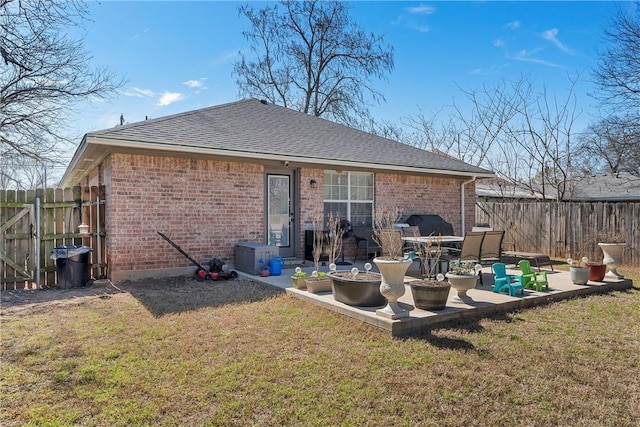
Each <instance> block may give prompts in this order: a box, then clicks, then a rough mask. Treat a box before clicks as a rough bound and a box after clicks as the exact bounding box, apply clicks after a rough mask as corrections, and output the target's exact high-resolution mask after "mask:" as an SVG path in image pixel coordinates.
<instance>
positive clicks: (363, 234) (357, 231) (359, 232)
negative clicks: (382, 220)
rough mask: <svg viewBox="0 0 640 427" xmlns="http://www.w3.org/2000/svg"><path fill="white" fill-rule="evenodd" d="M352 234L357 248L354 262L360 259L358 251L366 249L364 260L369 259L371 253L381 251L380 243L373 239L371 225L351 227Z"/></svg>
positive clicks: (375, 253)
mask: <svg viewBox="0 0 640 427" xmlns="http://www.w3.org/2000/svg"><path fill="white" fill-rule="evenodd" d="M351 235H352V236H353V238H354V240H355V241H356V248H355V250H354V253H353V262H356V260H357V259H358V251H359V250H361V249H364V251H365V252H364V260H365V261H366V260H367V259H369V254H371V253H373V254H374V256H375V255H377V254H378V253H379V252H380V245H378V244H377V243H376V242H375V241H374V240H373V228H371V227H354V228H352V229H351Z"/></svg>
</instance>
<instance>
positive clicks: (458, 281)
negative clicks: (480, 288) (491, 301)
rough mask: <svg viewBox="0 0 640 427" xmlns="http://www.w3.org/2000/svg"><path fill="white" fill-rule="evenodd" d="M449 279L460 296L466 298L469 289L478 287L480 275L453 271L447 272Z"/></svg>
mask: <svg viewBox="0 0 640 427" xmlns="http://www.w3.org/2000/svg"><path fill="white" fill-rule="evenodd" d="M446 277H447V279H449V283H451V287H452V288H453V289H455V290H456V292H457V293H458V298H460V299H462V298H466V297H467V291H469V290H470V289H473V288H475V287H476V283H477V282H478V276H476V275H473V276H467V275H458V274H453V273H447V274H446Z"/></svg>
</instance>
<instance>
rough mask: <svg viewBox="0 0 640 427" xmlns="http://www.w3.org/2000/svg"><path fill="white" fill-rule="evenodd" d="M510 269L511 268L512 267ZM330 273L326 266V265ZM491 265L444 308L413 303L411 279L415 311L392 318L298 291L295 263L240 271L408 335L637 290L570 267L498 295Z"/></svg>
mask: <svg viewBox="0 0 640 427" xmlns="http://www.w3.org/2000/svg"><path fill="white" fill-rule="evenodd" d="M371 264H372V265H373V268H372V270H371V271H375V272H377V268H376V267H375V264H373V263H371ZM414 264H416V263H414ZM352 267H357V268H358V269H359V270H360V271H364V262H358V263H355V264H354V265H348V266H338V269H339V270H350V269H351V268H352ZM508 267H509V266H508ZM302 269H303V271H305V272H307V273H310V272H311V271H312V270H313V263H311V262H309V261H307V262H306V263H305V264H304V267H302ZM416 269H417V265H414V266H412V267H411V268H410V269H409V271H408V272H407V274H409V276H407V277H406V280H407V282H408V281H411V280H415V277H411V276H410V275H416V273H417V270H416ZM321 270H322V271H327V270H328V268H327V267H326V266H324V267H322V268H321ZM490 270H491V268H490V267H485V268H484V269H483V281H484V286H480V285H479V284H478V285H477V286H476V288H474V289H471V290H470V291H469V292H468V294H467V295H468V297H467V298H465V299H463V300H461V299H460V298H458V296H457V293H456V291H455V290H454V289H453V288H452V289H451V291H450V293H449V300H448V302H447V307H446V308H445V309H444V310H439V311H425V310H420V309H416V308H414V306H413V298H412V296H411V289H410V287H409V286H408V285H406V283H405V288H406V292H405V294H404V296H402V297H401V298H400V300H399V301H400V302H401V303H402V305H403V306H404V307H406V308H407V309H409V310H411V311H410V312H409V316H408V317H405V318H401V319H397V320H392V319H387V318H384V317H381V316H378V315H376V309H377V308H378V307H352V306H349V305H346V304H343V303H340V302H337V301H335V300H334V299H333V295H332V293H331V292H326V293H321V294H313V293H310V292H307V291H306V290H300V289H295V288H293V287H292V283H291V275H292V274H293V268H292V267H285V269H283V270H282V274H281V275H280V276H269V277H260V276H252V275H247V274H244V273H239V274H241V275H243V276H246V277H250V278H251V279H253V280H256V281H260V282H263V283H267V284H269V285H273V286H277V287H279V288H282V289H285V290H286V292H287V294H289V295H292V296H294V297H296V298H300V299H301V300H303V301H307V302H309V303H311V304H315V305H318V306H320V307H324V308H326V309H328V310H332V311H335V312H337V313H340V314H342V315H345V316H348V317H351V318H353V319H355V320H357V321H361V322H365V323H368V324H371V325H374V326H377V327H378V328H380V329H383V330H385V331H387V332H389V333H390V334H391V335H392V336H407V335H412V334H416V333H420V332H424V331H428V330H429V329H432V328H435V327H439V326H442V325H443V324H446V323H448V322H451V321H456V320H469V319H479V318H482V317H486V316H489V315H493V314H498V313H507V312H512V311H515V310H521V309H526V308H529V307H533V306H536V305H541V304H547V303H549V302H552V301H559V300H564V299H569V298H574V297H578V296H583V295H589V294H596V293H606V292H611V291H613V290H623V289H628V288H631V287H632V285H633V283H632V281H631V280H629V279H623V280H609V279H607V278H605V282H589V283H588V284H587V285H584V286H583V285H574V284H573V283H572V282H571V280H570V277H569V272H567V271H550V270H545V271H547V273H548V280H549V290H548V291H542V292H536V291H535V290H525V295H524V296H520V295H519V296H516V297H511V296H509V295H507V294H498V293H495V292H493V276H492V274H491V273H490ZM507 273H508V274H514V275H517V274H518V273H519V270H518V269H515V270H514V269H512V268H508V269H507Z"/></svg>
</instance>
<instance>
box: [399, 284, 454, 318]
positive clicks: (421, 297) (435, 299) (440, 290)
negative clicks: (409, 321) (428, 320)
mask: <svg viewBox="0 0 640 427" xmlns="http://www.w3.org/2000/svg"><path fill="white" fill-rule="evenodd" d="M409 286H410V288H411V295H412V296H413V303H414V304H415V306H416V308H419V309H421V310H429V311H434V310H443V309H445V308H446V307H447V301H448V299H449V291H450V290H451V283H449V282H445V281H438V280H430V279H424V280H415V281H413V282H410V283H409Z"/></svg>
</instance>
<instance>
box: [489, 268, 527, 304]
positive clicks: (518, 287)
mask: <svg viewBox="0 0 640 427" xmlns="http://www.w3.org/2000/svg"><path fill="white" fill-rule="evenodd" d="M491 269H492V270H493V274H494V275H495V284H494V285H493V292H495V293H501V292H504V291H508V292H509V295H510V296H512V297H514V296H516V294H517V293H518V292H520V294H522V295H524V286H523V285H522V282H521V281H520V280H519V279H517V278H516V277H515V276H513V275H511V274H507V266H506V264H504V263H501V262H497V263H494V264H493V265H492V266H491Z"/></svg>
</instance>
